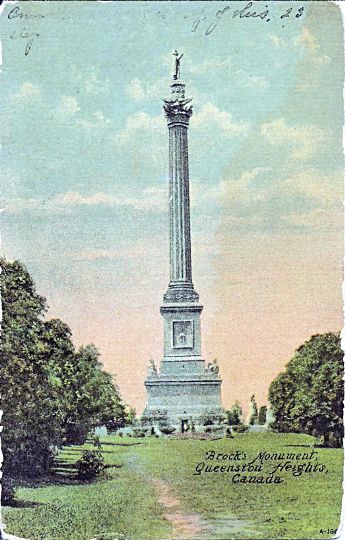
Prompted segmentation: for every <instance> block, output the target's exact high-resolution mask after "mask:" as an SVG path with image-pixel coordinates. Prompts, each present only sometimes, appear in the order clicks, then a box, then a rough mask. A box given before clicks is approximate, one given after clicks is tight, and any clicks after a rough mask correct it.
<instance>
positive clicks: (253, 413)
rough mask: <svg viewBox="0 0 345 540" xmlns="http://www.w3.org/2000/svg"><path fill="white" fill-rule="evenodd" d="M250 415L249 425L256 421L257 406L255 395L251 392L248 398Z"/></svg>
mask: <svg viewBox="0 0 345 540" xmlns="http://www.w3.org/2000/svg"><path fill="white" fill-rule="evenodd" d="M250 406H251V411H250V417H249V425H250V426H253V425H254V424H257V423H258V418H259V417H258V406H257V404H256V400H255V395H254V394H253V395H252V397H251V398H250Z"/></svg>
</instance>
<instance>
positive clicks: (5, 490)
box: [1, 477, 16, 506]
mask: <svg viewBox="0 0 345 540" xmlns="http://www.w3.org/2000/svg"><path fill="white" fill-rule="evenodd" d="M15 498H16V486H15V485H14V481H13V479H12V478H6V477H3V478H2V481H1V504H2V505H3V506H10V505H11V504H13V503H14V500H15Z"/></svg>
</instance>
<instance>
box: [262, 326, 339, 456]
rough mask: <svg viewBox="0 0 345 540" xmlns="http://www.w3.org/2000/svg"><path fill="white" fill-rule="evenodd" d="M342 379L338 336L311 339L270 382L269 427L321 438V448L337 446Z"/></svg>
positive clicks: (331, 334) (328, 335) (322, 335)
mask: <svg viewBox="0 0 345 540" xmlns="http://www.w3.org/2000/svg"><path fill="white" fill-rule="evenodd" d="M342 378H343V352H342V350H341V344H340V335H339V334H336V333H326V334H321V335H320V334H318V335H315V336H312V338H311V339H310V340H309V341H307V342H305V343H304V344H303V345H302V346H301V347H299V348H298V349H297V351H296V353H295V355H294V356H293V358H292V359H291V360H290V362H289V363H288V364H287V366H286V370H285V371H284V372H283V373H281V374H280V375H278V377H277V378H276V379H275V380H274V381H273V382H272V383H271V386H270V389H269V400H270V402H271V404H272V407H273V413H274V416H275V422H274V424H273V425H272V427H273V428H274V429H276V430H278V431H296V432H305V433H309V434H311V435H316V436H322V437H323V441H324V445H325V446H332V445H333V446H341V442H342V436H343V418H342V414H343V412H342V410H343V393H344V390H343V380H342Z"/></svg>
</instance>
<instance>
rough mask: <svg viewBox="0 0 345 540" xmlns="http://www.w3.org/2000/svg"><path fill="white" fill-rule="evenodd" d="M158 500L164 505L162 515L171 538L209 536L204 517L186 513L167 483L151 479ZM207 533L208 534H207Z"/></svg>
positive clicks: (175, 539)
mask: <svg viewBox="0 0 345 540" xmlns="http://www.w3.org/2000/svg"><path fill="white" fill-rule="evenodd" d="M153 485H154V487H155V489H156V492H157V499H158V502H159V503H160V504H161V505H162V506H164V509H165V512H164V517H165V519H167V520H168V521H169V522H170V523H171V525H172V529H173V536H172V540H182V539H188V540H189V539H192V538H201V537H205V536H206V535H207V536H208V538H210V535H211V531H210V527H209V526H208V524H207V522H206V520H205V519H203V518H202V516H201V515H200V514H197V513H186V512H185V511H184V510H183V509H182V508H181V503H180V501H179V500H178V499H177V498H176V497H175V496H174V495H173V494H172V493H171V489H170V486H169V484H167V483H166V482H163V481H162V480H157V479H154V480H153ZM207 533H208V534H207Z"/></svg>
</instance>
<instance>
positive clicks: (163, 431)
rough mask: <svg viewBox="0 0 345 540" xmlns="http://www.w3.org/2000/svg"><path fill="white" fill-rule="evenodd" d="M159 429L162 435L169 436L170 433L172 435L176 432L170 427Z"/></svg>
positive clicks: (160, 427)
mask: <svg viewBox="0 0 345 540" xmlns="http://www.w3.org/2000/svg"><path fill="white" fill-rule="evenodd" d="M159 429H160V431H161V432H162V433H164V435H171V433H174V431H176V428H174V427H172V426H159Z"/></svg>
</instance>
